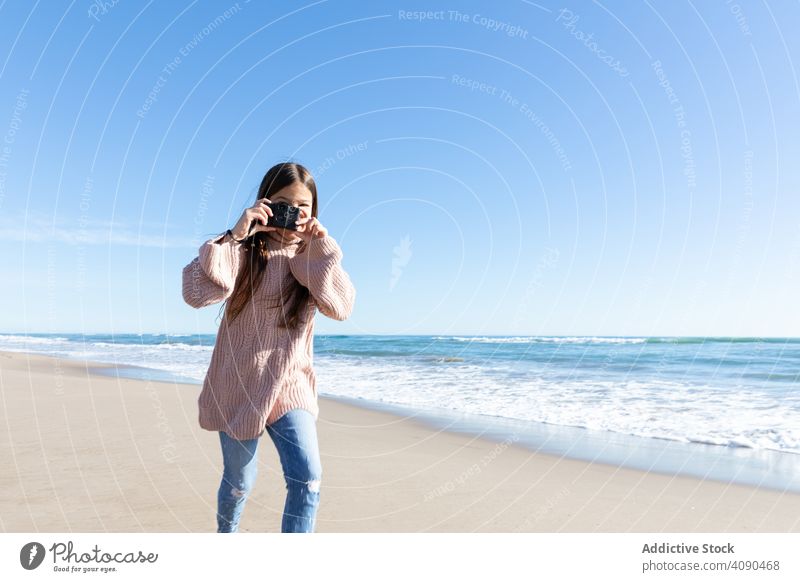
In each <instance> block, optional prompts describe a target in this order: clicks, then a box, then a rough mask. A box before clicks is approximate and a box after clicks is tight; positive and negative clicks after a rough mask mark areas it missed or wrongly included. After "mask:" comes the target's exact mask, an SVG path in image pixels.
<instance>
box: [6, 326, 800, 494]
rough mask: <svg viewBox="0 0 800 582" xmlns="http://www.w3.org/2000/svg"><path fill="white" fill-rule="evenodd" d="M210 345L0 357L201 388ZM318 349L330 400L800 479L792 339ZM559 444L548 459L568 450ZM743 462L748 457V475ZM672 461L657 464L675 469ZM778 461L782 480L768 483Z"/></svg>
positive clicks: (42, 347) (134, 338) (78, 340)
mask: <svg viewBox="0 0 800 582" xmlns="http://www.w3.org/2000/svg"><path fill="white" fill-rule="evenodd" d="M214 339H215V336H214V335H173V336H166V335H138V334H129V335H114V336H111V335H80V334H39V335H24V336H21V335H2V336H0V350H10V351H14V350H17V351H28V352H38V353H43V354H50V355H59V356H61V357H67V358H76V359H89V360H95V361H100V362H109V363H116V364H126V365H131V366H137V367H138V368H130V369H127V370H125V371H124V372H123V373H125V374H128V375H132V376H135V377H149V378H152V379H156V380H178V381H182V382H190V383H201V382H202V380H203V377H204V375H205V370H206V368H207V366H208V362H209V359H210V357H211V350H212V348H213V345H214ZM314 353H315V356H314V364H315V369H316V371H317V379H318V387H319V390H320V393H321V394H323V395H327V396H333V397H339V398H343V399H351V400H352V399H357V400H359V401H361V402H362V403H364V404H373V405H378V406H384V407H399V408H397V410H406V411H409V410H413V411H417V412H419V413H420V414H421V416H425V417H429V418H430V419H434V418H439V419H450V420H449V421H447V422H450V424H452V423H453V420H454V419H455V420H456V421H457V422H456V424H459V426H461V427H462V428H464V429H465V430H473V431H475V430H479V431H480V432H488V433H496V435H497V436H498V438H499V437H500V436H501V435H502V430H500V431H497V430H495V429H497V427H499V426H501V425H502V426H503V427H505V428H504V429H503V430H509V427H514V430H516V431H520V432H519V434H523V433H524V434H525V438H522V439H521V440H522V441H525V442H527V443H528V444H532V445H535V444H536V438H534V435H536V434H538V435H540V436H542V435H544V434H545V433H546V434H547V435H549V436H548V437H547V440H546V442H547V443H549V444H550V445H553V444H554V443H558V442H562V441H563V443H564V447H566V446H567V445H568V444H569V443H570V442H572V443H573V444H574V442H575V440H576V439H579V438H582V439H586V438H589V441H591V442H595V444H598V443H602V449H603V451H604V455H605V457H603V455H601V458H602V459H604V460H606V461H608V460H609V452H608V451H609V449H613V446H611V443H621V444H620V447H621V448H620V454H619V455H616V457H614V459H615V461H614V462H618V463H622V462H623V461H624V462H625V463H626V464H630V463H631V461H630V459H629V457H630V456H631V455H630V454H624V455H623V454H622V452H624V451H625V450H628V451H629V449H630V448H631V443H638V444H637V445H636V447H639V448H641V450H642V451H646V450H649V451H650V453H649V454H650V455H651V454H652V447H653V446H657V447H662V448H663V447H664V446H666V443H667V442H669V443H673V444H677V443H681V444H683V446H684V447H685V446H686V445H696V446H697V447H700V448H694V449H686V448H683V447H679V448H677V449H675V448H674V446H672V445H670V451H671V452H675V451H678V453H677V454H678V456H679V457H680V454H681V453H680V452H681V451H684V453H683V454H684V455H685V452H686V451H691V454H692V456H693V461H692V462H691V463H689V464H690V465H692V467H693V471H694V474H697V473H698V471H700V470H703V463H704V462H709V459H708V458H706V456H707V455H708V454H711V455H712V456H713V457H715V458H716V457H719V456H720V455H722V457H719V459H721V461H725V460H726V459H728V460H730V459H735V460H736V461H737V463H739V465H736V463H734V464H733V465H732V467H737V466H739V470H738V471H733V470H732V472H731V476H730V478H731V479H733V478H734V477H733V473H736V479H735V480H741V479H740V477H741V475H739V473H742V472H744V473H749V474H750V477H749V478H750V482H754V480H755V482H759V483H762V482H769V483H771V484H772V486H776V484H777V486H779V487H783V488H794V487H795V486H796V484H797V480H796V479H795V477H796V476H797V475H798V472H797V469H798V466H799V465H798V463H800V457H799V456H797V455H798V453H800V391H798V381H800V339H797V338H691V337H679V338H665V337H651V338H643V337H541V336H536V337H522V336H499V337H493V336H365V335H359V336H344V335H331V336H319V335H318V336H317V337H316V338H315V344H314ZM443 422H444V420H443ZM487 423H488V424H487ZM456 428H458V427H456ZM562 429H563V430H562ZM576 430H579V431H583V432H576ZM554 431H555V432H554ZM587 431H588V432H587ZM631 438H633V439H634V440H630V439H631ZM636 439H646V440H636ZM528 441H530V442H528ZM587 442H588V441H587ZM539 444H540V445H541V444H543V443H542V442H541V441H540V442H539ZM587 446H588V449H587V447H581V454H577V453H576V454H574V455H573V451H572V449H570V453H569V454H570V456H578V457H582V458H587V455H589V454H590V453H592V450H591V449H592V446H593V445H591V444H587ZM564 447H560V448H559V447H555V448H554V449H553V451H552V452H559V451H560V454H565V449H564ZM572 448H574V447H572ZM709 451H713V453H709ZM595 452H596V451H595ZM592 454H593V453H592ZM726 455H727V456H726ZM633 456H634V457H635V456H636V455H633ZM640 456H642V455H640ZM590 458H592V459H595V458H596V457H595V456H591V455H590ZM640 460H644V457H642V459H640ZM650 460H651V461H652V456H650ZM714 462H715V463H717V464H718V463H719V462H720V461H719V460H717V461H714ZM742 463H745V464H747V463H751V466H750V467H749V471H748V470H744V469H742V468H741V465H742ZM752 463H755V464H754V465H753V464H752ZM641 464H642V463H641V462H640V463H639V466H641ZM723 464H724V462H723ZM679 465H680V463H677V464H675V467H677V466H679ZM669 467H672V465H669ZM669 467H667V465H666V464H664V463H661V466H656V467H650V468H652V469H653V470H659V469H662V470H663V469H669V470H677V468H675V467H673V468H669ZM759 467H760V468H759ZM776 467H777V468H778V469H779V473H780V476H775V475H772V476H770V474H769V473H770V472H772V471H774V470H776ZM758 471H761V472H762V479H759V478H758V475H759V473H758ZM765 472H766V473H765ZM704 475H705V473H704Z"/></svg>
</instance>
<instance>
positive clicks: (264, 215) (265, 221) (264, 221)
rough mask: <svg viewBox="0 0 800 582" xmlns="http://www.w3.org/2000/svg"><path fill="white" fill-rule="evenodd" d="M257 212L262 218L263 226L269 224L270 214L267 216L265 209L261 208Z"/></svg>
mask: <svg viewBox="0 0 800 582" xmlns="http://www.w3.org/2000/svg"><path fill="white" fill-rule="evenodd" d="M267 210H269V209H267ZM257 212H258V215H259V217H260V220H261V222H262V224H267V222H269V214H267V212H266V210H265V209H264V208H259V209H258V210H257Z"/></svg>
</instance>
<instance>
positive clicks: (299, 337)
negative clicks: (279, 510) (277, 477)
mask: <svg viewBox="0 0 800 582" xmlns="http://www.w3.org/2000/svg"><path fill="white" fill-rule="evenodd" d="M280 201H283V202H286V203H288V204H290V205H292V206H298V207H299V208H300V218H299V219H298V221H297V230H289V229H284V228H278V227H274V226H266V224H267V220H268V218H269V216H271V215H272V210H271V209H270V208H269V207H268V206H267V203H270V202H280ZM317 210H318V206H317V187H316V184H315V182H314V179H313V177H312V176H311V174H310V172H309V171H308V170H307V169H306V168H305V167H304V166H302V165H300V164H297V163H288V162H287V163H281V164H277V165H275V166H273V167H272V168H270V169H269V171H267V173H266V175H265V176H264V179H263V180H262V181H261V185H260V186H259V188H258V195H257V198H256V203H255V204H254V205H253V206H252V207H250V208H247V209H246V210H245V211H244V212H243V213H242V216H241V218H240V219H239V221H238V222H237V223H236V225H235V226H234V227H233V228H232V229H229V230H228V231H226V232H225V234H223V235H221V236H218V237H215V238H213V239H211V240H209V241H206V242H205V243H204V244H203V245H202V246H201V247H200V251H199V255H198V256H197V257H195V258H194V259H193V260H192V262H190V263H189V264H188V265H186V267H184V269H183V298H184V300H185V301H186V303H188V304H189V305H191V306H192V307H195V308H200V307H204V306H206V305H211V304H213V303H218V302H220V301H225V300H227V302H226V304H225V305H224V315H223V318H222V321H221V323H220V327H219V331H218V333H217V339H216V343H215V345H214V351H213V353H212V355H211V362H210V365H209V368H208V372H207V374H206V377H205V380H204V382H203V389H202V391H201V392H200V396H199V397H198V408H199V421H200V426H201V427H202V428H204V429H206V430H211V431H217V432H218V433H219V439H220V445H221V447H222V458H223V465H224V467H223V473H222V482H221V484H220V487H219V491H218V493H217V532H218V533H233V532H236V531H238V527H239V519H240V517H241V515H242V511H243V509H244V505H245V501H246V499H247V496H248V494H249V493H250V492H251V491H252V488H253V484H254V482H255V478H256V472H257V459H256V450H257V446H258V442H259V437H261V435H262V434H263V433H264V432H265V431H266V432H267V433H268V434H269V436H270V438H271V439H272V441H273V442H274V443H275V447H276V448H277V450H278V455H279V457H280V461H281V465H282V468H283V475H284V479H285V481H286V491H287V493H286V503H285V506H284V510H283V520H282V523H281V531H282V532H313V531H314V526H315V521H316V513H317V508H318V506H319V490H320V480H321V477H322V466H321V463H320V455H319V447H318V443H317V431H316V421H317V419H318V418H319V406H318V404H317V387H316V378H315V375H314V369H313V340H314V315H315V309H319V311H321V312H322V314H323V315H325V316H327V317H330V318H333V319H337V320H340V321H341V320H344V319H347V317H349V316H350V314H351V312H352V310H353V303H354V300H355V294H356V293H355V288H354V287H353V284H352V282H351V280H350V277H349V276H348V274H347V273H346V272H345V270H344V268H343V267H342V250H341V248H340V247H339V245H338V243H337V242H336V240H335V239H334V238H333V237H331V236H330V235H329V234H328V232H327V230H326V229H325V227H323V226H322V224H320V222H319V220H318V218H317ZM254 223H255V224H254Z"/></svg>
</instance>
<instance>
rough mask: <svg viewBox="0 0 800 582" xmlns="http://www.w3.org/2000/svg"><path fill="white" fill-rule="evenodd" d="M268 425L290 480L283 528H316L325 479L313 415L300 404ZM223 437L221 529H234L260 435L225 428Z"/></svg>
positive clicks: (249, 483) (253, 473)
mask: <svg viewBox="0 0 800 582" xmlns="http://www.w3.org/2000/svg"><path fill="white" fill-rule="evenodd" d="M266 430H267V433H268V434H269V436H270V437H272V442H274V443H275V447H276V448H277V449H278V456H279V457H280V460H281V465H282V468H283V478H284V480H285V481H286V504H285V505H284V508H283V520H282V522H281V532H282V533H289V532H303V533H312V532H313V531H314V526H315V521H316V515H317V508H318V507H319V489H320V482H321V479H322V464H321V462H320V456H319V446H318V443H317V425H316V422H315V420H314V416H313V415H312V414H311V413H310V412H309V411H308V410H305V409H303V408H296V409H294V410H290V411H289V412H287V413H286V414H284V415H283V416H281V417H280V418H279V419H278V420H276V421H275V422H274V423H273V424H271V425H268V426H267V427H266ZM219 438H220V444H221V445H222V460H223V463H224V470H223V473H222V482H221V483H220V486H219V491H218V493H217V533H235V532H237V531H238V529H239V519H240V518H241V516H242V511H243V510H244V506H245V502H246V501H247V496H248V495H249V494H250V492H251V491H252V490H253V485H254V484H255V481H256V473H257V472H258V459H257V457H256V450H257V449H258V441H259V439H258V438H254V439H248V440H243V441H239V440H236V439H233V438H231V437H230V436H228V435H227V434H226V433H225V432H223V431H220V433H219Z"/></svg>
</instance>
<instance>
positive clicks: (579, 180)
mask: <svg viewBox="0 0 800 582" xmlns="http://www.w3.org/2000/svg"><path fill="white" fill-rule="evenodd" d="M421 11H425V13H421ZM799 16H800V6H798V5H797V4H796V3H793V4H792V3H772V4H770V5H769V6H768V5H766V4H763V3H762V4H752V5H751V4H746V3H741V4H737V3H735V2H725V1H715V2H695V3H691V2H672V1H669V2H667V1H661V2H642V3H630V2H608V3H602V4H600V3H590V2H580V3H578V2H572V3H548V2H539V3H533V2H527V1H508V2H498V3H489V2H416V3H405V2H369V3H366V2H364V3H359V2H340V1H334V0H331V1H322V2H309V3H300V2H297V3H294V2H280V3H277V2H275V3H266V2H263V3H257V2H244V1H239V2H204V3H201V2H192V3H183V4H181V3H163V2H162V3H154V2H148V3H146V2H127V1H125V2H122V1H120V2H117V3H114V2H111V1H109V2H106V3H102V2H88V1H84V2H35V3H30V2H21V1H7V2H3V3H2V4H0V47H2V48H0V133H2V136H1V137H0V140H2V142H1V143H0V237H2V245H3V254H2V259H3V263H4V265H6V273H7V276H8V277H9V278H10V279H11V283H10V284H9V285H5V286H3V289H2V299H3V304H4V306H5V314H6V315H5V316H4V322H3V326H2V327H3V328H4V329H3V331H7V332H86V333H97V332H113V333H148V332H154V333H176V334H177V333H193V332H213V331H214V330H215V329H216V326H217V321H218V319H217V318H218V314H219V313H218V312H219V306H211V307H207V308H204V309H202V310H194V309H192V308H190V307H189V306H187V305H186V304H184V303H183V301H182V298H181V285H180V283H181V281H180V277H181V269H182V267H183V266H184V265H185V264H186V263H188V262H189V261H190V260H191V259H192V258H193V257H194V256H195V255H196V253H197V248H198V247H199V245H200V244H201V243H202V242H203V241H204V240H206V239H208V238H210V237H212V236H214V235H215V234H216V233H218V232H222V231H224V230H225V229H226V228H228V227H230V226H232V225H233V224H234V223H235V222H236V220H237V218H238V217H239V215H240V214H241V212H242V211H243V210H244V208H245V207H246V206H249V205H250V204H252V201H253V199H254V196H255V192H256V189H257V187H258V184H259V182H260V180H261V178H262V176H263V174H264V172H265V171H266V170H267V169H268V168H269V167H270V166H271V165H273V164H275V163H277V162H279V161H284V160H292V161H296V162H299V163H302V164H304V165H306V166H307V167H308V168H309V169H310V170H311V171H312V172H313V173H314V174H315V177H316V179H317V185H318V189H319V200H320V220H321V222H322V223H323V224H324V225H325V226H326V227H327V228H328V230H329V232H330V234H331V235H332V236H334V237H335V238H336V239H337V240H338V241H339V243H340V244H341V246H342V248H343V250H344V265H345V268H346V269H347V271H348V272H349V273H350V275H351V277H352V279H353V281H354V283H355V285H356V288H357V293H358V295H357V303H356V309H355V311H354V313H353V315H352V317H351V318H350V319H349V320H347V321H345V322H336V321H332V320H328V319H327V318H325V317H324V316H322V315H318V317H317V326H316V329H317V333H393V334H394V333H396V334H426V333H432V334H525V335H527V334H546V335H573V334H575V335H577V334H580V335H699V336H710V335H752V336H797V335H798V332H797V330H798V328H799V327H800V314H798V310H797V309H795V305H796V303H795V301H796V299H795V298H796V297H797V295H798V291H800V267H798V265H799V264H800V195H799V194H798V189H799V188H798V187H799V186H800V184H799V182H800V181H799V180H798V176H799V175H800V174H799V171H798V164H797V162H796V160H797V155H798V147H797V139H796V136H797V128H798V127H800V81H798V71H797V69H798V65H797V64H796V61H797V57H798V55H800V40H798V38H797V35H796V34H794V32H795V28H796V24H797V23H798V17H799Z"/></svg>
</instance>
